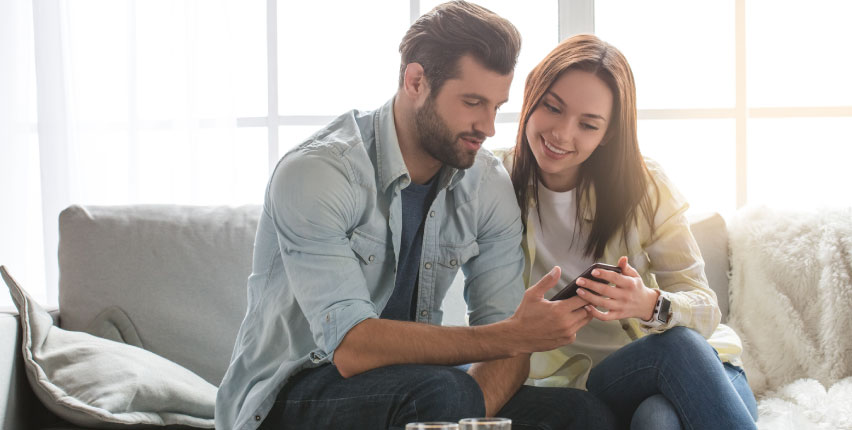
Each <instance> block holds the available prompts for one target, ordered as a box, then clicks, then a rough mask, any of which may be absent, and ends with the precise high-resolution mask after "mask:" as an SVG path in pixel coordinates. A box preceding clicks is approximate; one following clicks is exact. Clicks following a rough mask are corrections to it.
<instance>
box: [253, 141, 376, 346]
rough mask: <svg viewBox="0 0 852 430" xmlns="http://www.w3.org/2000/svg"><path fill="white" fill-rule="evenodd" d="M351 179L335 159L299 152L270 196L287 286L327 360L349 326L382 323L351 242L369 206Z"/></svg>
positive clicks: (280, 170) (285, 163)
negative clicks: (372, 320)
mask: <svg viewBox="0 0 852 430" xmlns="http://www.w3.org/2000/svg"><path fill="white" fill-rule="evenodd" d="M351 172H352V169H351V166H349V165H348V164H347V160H346V159H344V158H341V157H337V156H336V155H335V154H331V153H328V152H326V151H322V150H312V149H310V148H308V149H305V150H299V151H297V152H294V153H291V154H288V155H287V156H286V157H285V159H284V160H282V161H281V163H280V164H279V166H278V167H277V169H276V170H275V172H274V173H273V177H272V180H271V181H270V186H269V188H268V191H267V192H268V193H269V195H268V196H267V201H268V202H269V204H268V205H267V210H269V211H270V214H269V215H270V217H271V218H272V220H273V222H274V224H275V229H276V232H277V236H278V244H279V247H280V250H281V258H282V261H283V266H284V271H285V273H286V276H287V283H288V285H289V286H290V288H292V290H293V293H294V296H295V299H296V301H297V302H298V304H299V306H300V307H301V309H302V311H303V313H304V315H305V316H306V318H307V319H308V323H309V325H310V329H311V333H312V335H313V338H314V342H315V343H316V345H317V347H319V348H321V349H323V350H324V352H325V353H326V354H327V355H328V356H329V359H331V357H332V356H333V353H334V350H335V349H336V348H337V346H338V345H339V344H340V342H341V340H342V339H343V337H344V336H345V335H346V333H347V332H348V331H349V330H350V329H351V328H352V327H354V326H355V325H357V324H358V323H360V322H361V321H363V320H365V319H368V318H377V312H376V309H375V306H374V305H373V303H372V301H371V298H370V293H369V290H368V288H367V285H366V281H365V278H364V274H363V272H362V270H361V267H360V263H359V261H358V258H357V256H356V255H355V253H354V252H353V250H352V248H351V246H350V241H349V237H348V236H349V234H348V233H349V232H351V230H352V229H353V228H354V227H355V226H356V223H357V222H358V215H357V214H358V213H360V212H361V211H360V209H361V208H360V207H359V205H362V204H363V202H364V200H365V199H364V198H359V194H358V193H362V192H364V190H363V187H360V186H359V185H358V183H357V181H355V180H354V179H353V177H352V176H353V175H352V174H351Z"/></svg>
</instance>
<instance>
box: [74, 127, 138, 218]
mask: <svg viewBox="0 0 852 430" xmlns="http://www.w3.org/2000/svg"><path fill="white" fill-rule="evenodd" d="M75 137H76V141H75V142H74V145H73V146H71V147H70V148H69V151H70V153H69V156H70V158H71V160H72V161H71V162H70V163H69V166H68V167H69V170H70V171H71V174H70V176H71V178H72V182H71V185H72V186H71V187H70V189H71V201H73V202H74V203H79V204H83V205H119V204H130V203H132V202H133V200H132V197H131V188H130V178H131V176H132V175H133V171H132V170H131V166H133V163H132V162H131V151H130V140H129V134H128V133H127V132H126V131H121V130H83V131H80V133H79V134H77V136H75Z"/></svg>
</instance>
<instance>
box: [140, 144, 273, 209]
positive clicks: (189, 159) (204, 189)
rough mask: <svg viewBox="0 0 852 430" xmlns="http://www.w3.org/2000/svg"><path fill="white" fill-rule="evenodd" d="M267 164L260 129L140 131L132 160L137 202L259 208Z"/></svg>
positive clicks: (265, 150) (265, 148)
mask: <svg viewBox="0 0 852 430" xmlns="http://www.w3.org/2000/svg"><path fill="white" fill-rule="evenodd" d="M266 160H267V144H266V130H265V129H263V128H240V129H200V130H194V131H188V130H179V131H171V130H169V131H147V132H143V133H140V138H139V145H138V149H137V153H136V156H135V157H134V161H135V162H136V163H137V166H136V167H135V168H136V169H137V170H138V172H139V177H138V182H137V183H138V185H137V186H138V194H139V195H138V198H137V199H136V202H139V203H176V204H197V205H214V204H227V205H240V204H260V203H262V201H263V190H264V188H265V184H266V178H267V175H268V169H267V162H266Z"/></svg>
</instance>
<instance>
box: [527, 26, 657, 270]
mask: <svg viewBox="0 0 852 430" xmlns="http://www.w3.org/2000/svg"><path fill="white" fill-rule="evenodd" d="M569 70H583V71H586V72H589V73H592V74H594V75H595V76H597V77H599V78H600V79H601V80H603V81H604V82H605V83H606V84H607V86H608V87H609V89H610V91H612V95H613V104H612V115H611V120H610V124H609V126H608V127H607V130H606V133H604V137H603V140H602V141H601V144H600V145H599V146H598V148H597V149H596V150H595V151H594V152H593V153H592V155H591V156H589V158H588V159H587V160H586V161H584V162H583V164H582V165H580V169H579V172H580V175H579V180H578V182H577V199H576V214H577V218H576V219H577V225H579V226H583V224H582V223H580V220H581V219H582V218H581V216H582V214H583V213H584V211H583V210H582V209H583V208H584V207H585V206H586V205H590V204H591V200H590V193H589V191H590V189H591V187H592V186H594V190H595V197H596V198H595V211H594V213H595V217H594V221H593V222H592V226H591V230H590V231H589V238H588V241H587V242H586V245H585V250H584V252H585V254H586V255H589V256H592V257H594V258H595V259H598V258H600V257H601V256H602V255H603V252H604V249H605V248H606V244H607V242H609V240H610V239H612V237H613V236H614V235H615V234H616V233H617V232H618V230H619V229H621V230H622V234H623V235H626V232H627V231H628V229H629V227H630V226H631V225H632V224H635V223H636V215H637V209H638V208H641V210H642V211H643V212H644V214H645V215H646V218H647V219H648V221H649V224H650V228H651V230H652V231H653V228H654V226H653V219H654V216H653V215H654V213H655V212H656V210H657V208H656V207H654V204H653V203H652V198H651V196H650V194H649V193H650V191H649V186H648V182H649V178H650V174H649V172H648V168H647V166H646V165H645V161H644V160H643V158H642V154H641V153H640V152H639V139H638V137H637V133H636V126H637V119H636V117H637V115H636V85H635V83H634V81H633V72H632V71H631V70H630V65H629V64H628V63H627V59H625V58H624V55H622V54H621V52H619V51H618V50H617V49H615V47H613V46H611V45H609V44H608V43H606V42H604V41H602V40H600V39H598V38H597V37H595V36H593V35H588V34H581V35H576V36H573V37H570V38H568V39H565V40H564V41H562V42H561V43H560V44H559V45H557V46H556V48H555V49H554V50H553V51H551V52H550V53H549V54H548V55H547V56H546V57H544V59H543V60H542V61H541V62H540V63H539V64H538V65H537V66H536V67H535V68H534V69H533V70H532V71H531V72H530V74H529V76H527V81H526V86H525V88H524V101H523V106H522V107H521V117H520V123H519V126H518V136H517V140H516V143H515V150H514V162H513V166H512V172H511V175H512V183H513V185H514V188H515V196H516V197H517V199H518V205H520V207H521V213H522V214H524V216H523V217H522V219H523V220H524V227H525V228H526V214H527V213H528V211H529V209H530V199H531V198H532V199H533V200H534V201H535V203H536V209H537V208H538V185H539V181H540V172H539V169H538V165H537V164H536V161H535V156H533V153H532V149H530V145H529V142H528V141H527V137H526V128H527V123H528V122H529V119H530V115H531V114H532V113H533V111H534V110H535V109H536V108H538V106H539V104H540V102H541V98H542V97H543V96H544V94H545V93H546V92H547V91H548V90H549V89H550V87H551V86H552V85H553V83H554V82H556V80H557V79H559V77H561V76H562V75H563V74H564V73H565V72H567V71H569ZM652 189H653V190H654V192H655V193H658V192H659V189H658V188H657V184H656V183H654V182H653V181H652ZM530 192H532V195H530ZM653 200H657V199H653ZM658 205H659V202H657V206H658Z"/></svg>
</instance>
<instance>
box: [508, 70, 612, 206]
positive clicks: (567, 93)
mask: <svg viewBox="0 0 852 430" xmlns="http://www.w3.org/2000/svg"><path fill="white" fill-rule="evenodd" d="M612 104H613V94H612V91H611V90H610V89H609V87H608V86H607V84H606V83H605V82H604V81H603V80H601V79H600V78H599V77H597V76H595V75H594V74H592V73H589V72H586V71H583V70H571V71H568V72H566V73H564V74H563V75H562V76H560V77H559V78H558V79H557V80H556V82H554V83H553V85H552V86H551V87H550V89H549V90H548V91H547V92H546V93H545V94H544V97H542V99H541V100H540V101H539V103H538V105H537V106H536V107H535V109H533V112H532V114H531V115H530V118H529V121H527V127H526V131H525V133H526V137H527V141H528V142H529V145H530V149H531V150H532V153H533V155H534V156H535V159H536V162H537V164H538V168H539V172H540V174H541V180H542V182H544V185H545V186H546V187H547V188H549V189H551V190H553V191H568V190H571V189H573V188H574V187H575V186H576V185H577V179H578V173H579V168H580V165H581V164H582V163H583V162H584V161H586V159H588V158H589V156H590V155H592V152H594V151H595V149H597V147H598V146H599V145H600V144H601V141H602V140H603V137H604V135H605V134H606V129H607V126H608V125H609V123H610V119H611V115H612Z"/></svg>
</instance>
